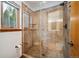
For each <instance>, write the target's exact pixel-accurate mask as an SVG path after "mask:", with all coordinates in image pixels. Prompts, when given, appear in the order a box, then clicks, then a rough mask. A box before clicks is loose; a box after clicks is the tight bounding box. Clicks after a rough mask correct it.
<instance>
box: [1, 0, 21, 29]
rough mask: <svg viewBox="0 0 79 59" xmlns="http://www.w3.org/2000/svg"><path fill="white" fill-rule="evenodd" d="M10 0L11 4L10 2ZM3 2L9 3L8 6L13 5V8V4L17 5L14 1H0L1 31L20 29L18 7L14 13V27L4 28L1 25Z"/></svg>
mask: <svg viewBox="0 0 79 59" xmlns="http://www.w3.org/2000/svg"><path fill="white" fill-rule="evenodd" d="M11 2H12V3H13V4H11ZM3 3H6V4H8V5H10V6H12V7H14V8H16V7H15V5H18V4H16V3H15V2H14V1H10V3H7V1H1V28H0V30H2V31H6V30H9V31H18V30H21V29H20V17H19V16H20V8H18V9H16V11H17V13H16V15H17V16H16V26H15V27H14V28H11V27H9V28H5V27H3V25H2V20H3ZM14 4H15V5H14ZM13 5H14V6H13Z"/></svg>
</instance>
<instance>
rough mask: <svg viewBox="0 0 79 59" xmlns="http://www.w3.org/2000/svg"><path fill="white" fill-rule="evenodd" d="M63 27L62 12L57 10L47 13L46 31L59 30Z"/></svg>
mask: <svg viewBox="0 0 79 59" xmlns="http://www.w3.org/2000/svg"><path fill="white" fill-rule="evenodd" d="M62 27H63V10H62V9H57V10H54V11H52V12H49V13H48V31H51V30H55V31H57V30H60V29H62Z"/></svg>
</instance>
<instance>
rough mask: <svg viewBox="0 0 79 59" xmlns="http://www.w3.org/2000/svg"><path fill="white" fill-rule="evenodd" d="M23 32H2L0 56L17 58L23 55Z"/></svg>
mask: <svg viewBox="0 0 79 59" xmlns="http://www.w3.org/2000/svg"><path fill="white" fill-rule="evenodd" d="M21 39H22V35H21V32H0V58H2V57H4V58H5V57H6V58H9V57H11V58H15V57H20V56H21V46H19V48H17V49H16V48H15V46H16V45H17V46H18V45H20V44H21Z"/></svg>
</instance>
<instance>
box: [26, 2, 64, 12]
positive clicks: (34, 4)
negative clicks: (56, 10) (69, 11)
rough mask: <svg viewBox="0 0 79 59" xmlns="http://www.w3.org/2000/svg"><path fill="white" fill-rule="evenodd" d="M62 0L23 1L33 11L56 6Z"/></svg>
mask: <svg viewBox="0 0 79 59" xmlns="http://www.w3.org/2000/svg"><path fill="white" fill-rule="evenodd" d="M62 2H63V1H25V4H26V5H27V6H28V7H29V8H30V9H31V10H33V11H37V10H40V9H45V8H50V7H53V6H56V5H58V4H60V3H62Z"/></svg>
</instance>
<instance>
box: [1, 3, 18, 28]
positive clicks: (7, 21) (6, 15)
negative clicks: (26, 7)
mask: <svg viewBox="0 0 79 59" xmlns="http://www.w3.org/2000/svg"><path fill="white" fill-rule="evenodd" d="M18 11H19V9H17V8H16V7H14V6H13V5H11V4H9V3H7V2H2V14H1V16H2V20H1V27H2V28H18V20H19V18H18V16H19V12H18Z"/></svg>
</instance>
